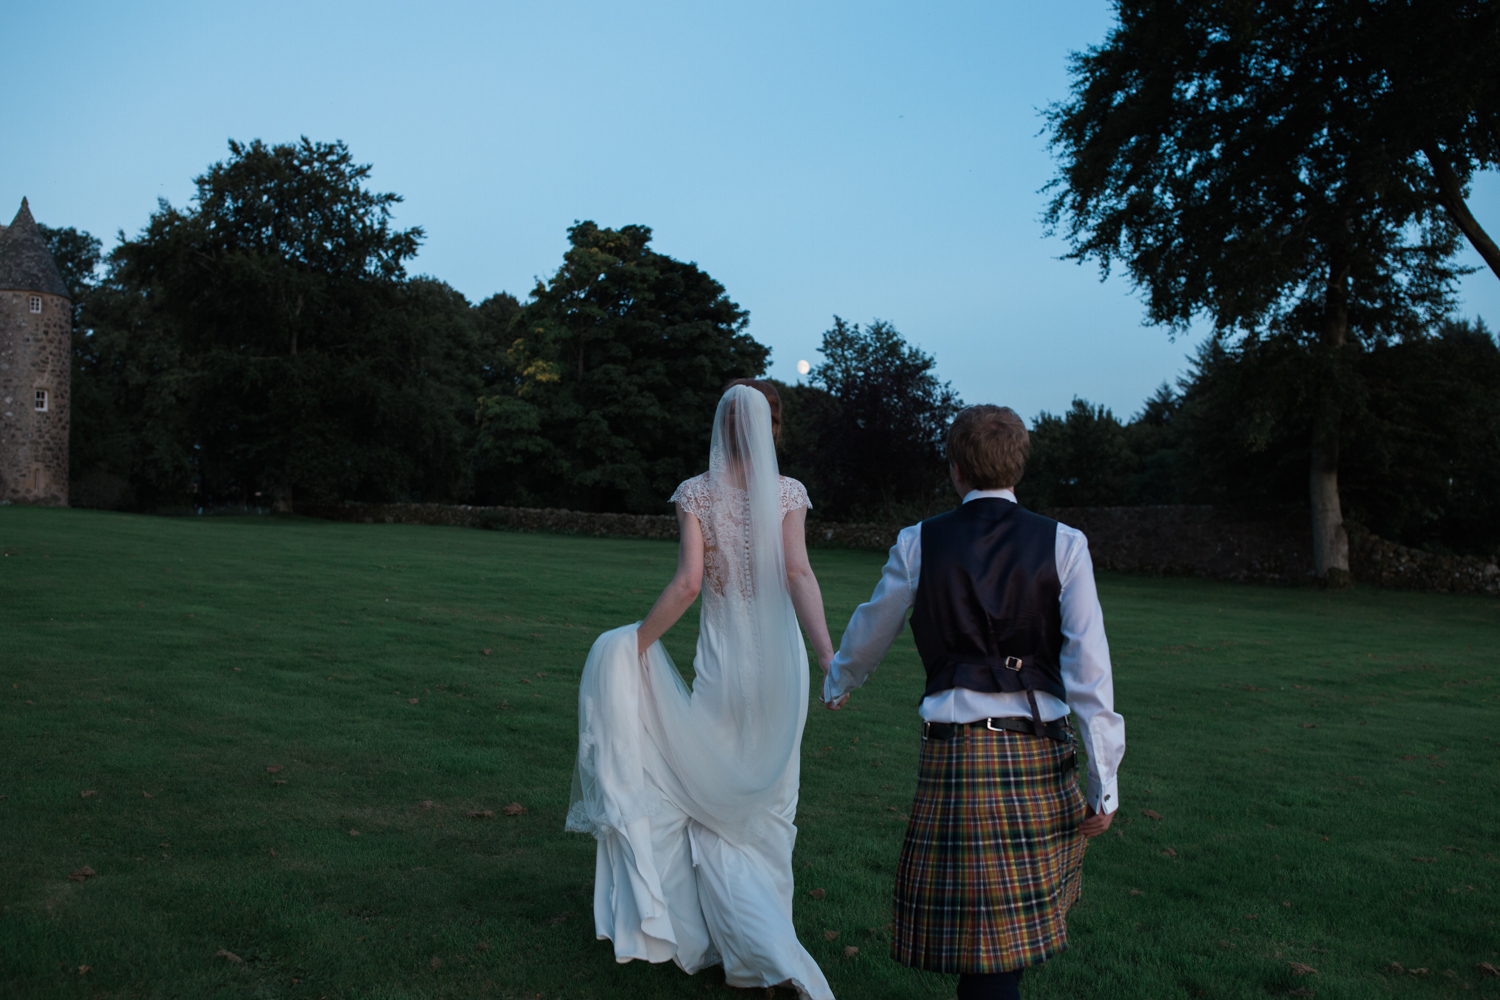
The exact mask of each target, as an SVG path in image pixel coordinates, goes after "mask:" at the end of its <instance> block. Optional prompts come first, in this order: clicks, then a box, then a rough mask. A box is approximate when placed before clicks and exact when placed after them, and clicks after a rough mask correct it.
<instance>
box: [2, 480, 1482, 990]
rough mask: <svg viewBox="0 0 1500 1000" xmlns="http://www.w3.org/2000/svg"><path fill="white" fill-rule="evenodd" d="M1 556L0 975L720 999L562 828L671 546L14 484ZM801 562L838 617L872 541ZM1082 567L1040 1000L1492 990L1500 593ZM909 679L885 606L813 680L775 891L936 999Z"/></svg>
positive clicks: (889, 986)
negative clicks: (1102, 811)
mask: <svg viewBox="0 0 1500 1000" xmlns="http://www.w3.org/2000/svg"><path fill="white" fill-rule="evenodd" d="M0 549H3V552H4V556H3V557H0V637H3V638H0V694H3V698H0V862H3V863H0V996H6V997H12V996H14V997H26V998H33V997H34V998H46V997H104V996H111V997H184V998H204V997H266V998H280V997H296V998H309V1000H312V998H321V997H328V998H332V997H351V998H352V997H359V998H366V997H368V998H398V997H454V998H460V997H465V998H467V997H515V998H521V997H525V998H533V1000H534V998H536V997H543V998H548V1000H551V998H564V997H568V998H657V997H663V998H671V997H698V996H706V995H707V996H713V995H721V994H723V993H724V992H725V990H726V987H725V986H724V985H723V979H722V976H721V975H718V974H717V973H716V972H707V973H704V974H701V975H699V976H695V977H688V976H685V975H683V974H682V973H681V972H680V971H679V970H678V969H677V968H676V967H674V966H671V965H667V966H647V965H644V964H642V963H632V964H630V965H625V966H617V965H616V964H615V962H614V960H613V954H612V952H611V950H610V946H609V945H608V944H607V943H604V942H599V941H596V940H595V939H594V933H593V924H592V919H591V915H590V904H591V893H592V888H591V884H592V878H593V870H594V869H593V853H594V844H593V841H592V839H590V838H587V837H583V836H579V835H576V834H567V833H564V832H563V829H562V826H563V816H564V813H565V812H566V809H567V804H568V789H569V780H570V777H571V773H572V767H573V755H574V742H575V737H576V728H575V726H576V722H575V705H576V683H577V677H578V674H579V672H580V670H581V669H582V665H583V661H584V656H585V653H586V652H587V650H588V647H589V645H590V643H591V642H592V640H593V638H594V637H595V635H597V634H598V633H599V632H600V631H602V630H604V629H606V628H610V627H613V626H616V625H619V624H622V623H625V622H629V621H633V620H636V619H638V618H639V617H640V616H641V615H643V614H644V613H645V611H646V609H647V607H648V606H649V605H650V603H651V601H652V600H653V599H654V597H655V593H656V591H657V589H658V588H659V587H660V586H661V585H662V584H664V583H665V582H666V580H667V579H668V578H669V576H670V574H671V571H672V566H673V563H674V560H675V548H674V546H672V545H670V544H665V543H660V542H646V541H625V540H595V539H582V538H568V537H557V536H546V535H517V534H502V533H491V532H480V531H469V530H462V529H448V528H421V527H401V526H385V525H381V526H363V525H342V524H332V523H324V522H317V521H307V520H280V519H272V518H257V517H245V518H232V519H231V518H226V519H212V518H207V519H160V518H146V517H137V516H128V515H118V514H101V513H91V512H85V511H73V510H46V509H34V508H21V507H6V508H3V509H0ZM813 558H814V564H815V566H816V568H817V570H818V573H819V576H820V579H821V582H822V584H823V589H824V594H825V596H826V599H827V603H828V609H829V619H830V622H832V623H833V631H834V634H835V636H837V635H838V634H839V632H840V631H841V628H842V624H843V623H844V622H845V621H847V619H848V615H849V613H850V612H851V611H852V610H853V608H854V606H855V605H856V604H857V603H858V602H859V601H860V600H861V599H863V597H864V596H866V595H867V594H868V592H869V590H870V588H871V587H872V586H873V584H874V583H875V580H876V578H877V576H878V572H879V567H880V564H881V562H882V557H881V556H880V555H878V554H875V553H867V552H831V551H818V552H815V553H814V557H813ZM1100 585H1101V591H1102V594H1103V601H1104V608H1105V615H1106V620H1107V623H1108V627H1109V633H1110V639H1111V642H1112V648H1113V651H1114V657H1115V669H1116V690H1117V695H1118V703H1119V707H1120V710H1121V712H1122V713H1123V714H1124V715H1125V718H1126V721H1127V725H1128V727H1129V737H1130V750H1129V753H1128V755H1127V757H1126V760H1125V765H1124V769H1123V774H1122V779H1121V795H1122V798H1123V802H1124V805H1123V811H1122V812H1121V814H1120V816H1119V817H1118V818H1117V820H1116V822H1115V825H1114V829H1113V830H1112V831H1111V832H1110V833H1108V834H1106V835H1105V836H1103V837H1100V838H1099V839H1097V840H1095V841H1093V842H1092V844H1091V845H1090V848H1089V852H1088V858H1087V861H1086V874H1085V878H1084V893H1083V898H1082V901H1081V902H1080V903H1079V904H1078V906H1077V908H1075V909H1074V911H1073V913H1072V916H1071V920H1070V925H1071V933H1072V950H1071V951H1069V952H1068V953H1067V954H1065V955H1063V956H1061V957H1060V958H1058V959H1056V960H1055V961H1053V962H1050V963H1048V964H1047V965H1046V966H1044V967H1042V968H1041V969H1036V970H1032V971H1031V972H1030V973H1028V975H1027V977H1026V983H1025V989H1026V994H1027V996H1028V998H1041V997H1055V998H1062V997H1099V998H1119V1000H1146V998H1160V1000H1165V998H1171V997H1198V996H1203V997H1222V998H1252V997H1254V998H1263V997H1267V996H1286V995H1288V993H1291V994H1292V995H1301V996H1306V995H1315V996H1317V997H1320V998H1326V1000H1332V998H1370V997H1386V996H1391V997H1407V996H1410V997H1427V996H1447V995H1455V996H1456V995H1464V996H1472V997H1491V998H1495V997H1500V978H1494V977H1488V976H1485V975H1484V974H1482V972H1481V970H1480V969H1479V968H1478V963H1482V962H1483V963H1491V964H1494V965H1497V966H1500V927H1497V925H1496V919H1497V917H1500V837H1497V835H1500V767H1497V764H1500V725H1497V721H1500V713H1497V709H1500V684H1497V671H1500V667H1497V652H1500V602H1496V601H1494V600H1486V599H1481V598H1462V597H1439V596H1428V595H1414V594H1404V593H1396V592H1387V591H1377V590H1370V589H1364V588H1360V589H1356V590H1354V591H1352V592H1346V593H1336V594H1329V593H1320V592H1316V591H1308V590H1281V589H1272V588H1259V587H1246V586H1236V585H1231V584H1221V583H1211V582H1202V581H1186V580H1152V579H1141V578H1128V577H1121V576H1106V577H1103V578H1102V579H1101V581H1100ZM693 617H694V615H693V614H690V615H689V619H690V620H686V621H684V622H683V623H682V624H681V625H679V626H678V627H677V628H676V629H675V630H674V631H673V633H671V634H670V635H669V637H668V646H669V648H670V649H671V651H672V653H673V655H674V657H676V658H677V660H678V662H679V664H684V665H686V664H688V663H690V662H691V649H692V644H693V639H694V629H695V621H694V620H691V619H693ZM483 650H489V654H488V655H486V654H485V653H484V652H483ZM814 673H816V669H815V670H814ZM920 692H921V670H920V666H919V664H918V662H917V660H916V656H915V654H914V652H913V650H912V647H911V643H910V638H909V634H907V635H903V638H902V639H901V641H900V642H899V643H898V646H897V649H896V650H895V651H893V653H892V655H891V656H890V657H889V658H888V659H887V660H886V663H885V664H884V665H883V666H882V668H881V670H880V671H879V672H878V673H877V674H876V675H875V677H874V679H873V680H872V681H871V683H870V684H869V685H868V686H867V687H866V688H865V689H863V690H861V691H858V692H855V695H854V699H853V701H852V704H851V708H850V710H849V711H847V712H844V713H839V714H833V713H828V712H823V711H821V710H817V711H814V712H812V713H811V714H810V720H809V723H808V727H807V733H806V737H805V739H804V743H803V771H802V774H803V785H802V804H801V811H800V814H799V817H798V823H799V827H800V829H801V833H800V837H799V841H798V844H797V858H796V865H797V879H798V899H797V910H796V919H797V925H798V929H799V932H800V933H801V935H802V938H803V940H804V941H805V942H806V944H807V946H808V947H809V948H810V949H811V951H812V953H813V955H814V956H815V957H816V958H817V959H818V960H819V962H821V963H822V965H823V968H824V969H825V971H826V972H827V974H828V978H829V980H830V981H831V982H832V983H833V986H834V990H835V991H836V992H837V993H838V995H839V996H840V997H841V998H850V1000H877V998H886V997H889V998H897V997H900V998H906V997H934V998H947V997H951V996H952V995H953V980H952V979H951V978H947V977H940V976H933V975H927V974H921V973H913V972H910V971H908V970H906V969H904V968H901V967H899V966H897V965H895V964H894V963H892V962H891V961H890V959H889V957H888V954H887V941H888V935H887V933H886V931H885V930H884V927H885V925H886V924H887V922H888V921H889V920H890V894H891V879H892V877H893V874H894V871H895V866H896V857H897V853H898V851H899V848H900V843H901V836H902V833H903V831H904V821H903V819H902V814H903V813H904V812H905V811H906V808H907V805H908V803H909V801H910V796H911V792H912V788H913V785H914V779H915V763H916V754H917V746H918V739H919V736H918V731H917V717H916V712H915V709H914V707H913V706H914V705H915V703H916V701H917V699H918V697H919V695H920ZM512 802H516V803H520V804H521V805H522V806H524V807H525V810H526V811H525V813H524V814H522V815H515V816H508V815H505V814H504V812H503V807H504V806H506V805H507V804H509V803H512ZM1148 809H1149V810H1151V811H1152V813H1153V814H1155V815H1156V816H1159V817H1160V818H1152V817H1151V816H1149V815H1147V814H1145V813H1144V812H1143V810H1148ZM472 812H486V813H488V812H492V813H493V815H492V816H487V817H481V818H470V816H469V814H470V813H472ZM84 866H88V867H90V868H92V869H93V870H94V872H96V873H97V874H95V875H94V876H93V877H90V878H87V879H84V880H82V881H74V880H70V879H69V874H70V873H72V872H74V871H75V870H77V869H80V868H82V867H84ZM813 888H822V889H825V890H826V891H827V894H826V896H825V897H824V898H822V899H817V900H815V899H812V898H810V897H809V896H808V895H807V890H810V889H813ZM825 931H837V932H838V937H837V939H836V940H834V941H827V940H825V937H824V932H825ZM847 945H854V946H856V947H858V948H859V954H858V955H856V956H854V957H852V958H846V957H845V956H844V949H845V947H846V946H847ZM221 949H222V950H224V951H227V952H230V953H233V954H234V955H235V956H238V957H239V958H240V959H241V961H233V960H231V959H229V958H225V957H219V956H217V955H216V953H218V952H220V950H221ZM1294 962H1296V963H1302V964H1304V965H1306V966H1310V967H1312V968H1315V969H1316V970H1317V971H1316V972H1315V973H1308V974H1303V975H1298V974H1297V973H1296V971H1295V970H1294V968H1293V966H1292V964H1291V963H1294ZM1392 963H1399V965H1400V966H1401V967H1403V968H1404V969H1407V970H1417V969H1421V970H1426V971H1425V973H1423V974H1417V975H1413V974H1410V973H1403V972H1398V971H1396V970H1395V969H1393V968H1392ZM84 966H87V970H86V971H80V969H81V967H84ZM1298 991H1303V992H1298ZM1309 991H1310V992H1309Z"/></svg>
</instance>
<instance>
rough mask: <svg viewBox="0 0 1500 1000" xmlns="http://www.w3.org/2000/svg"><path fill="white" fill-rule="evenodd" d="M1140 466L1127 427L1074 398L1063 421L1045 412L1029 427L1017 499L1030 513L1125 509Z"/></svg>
mask: <svg viewBox="0 0 1500 1000" xmlns="http://www.w3.org/2000/svg"><path fill="white" fill-rule="evenodd" d="M1138 465H1139V461H1138V459H1137V457H1136V455H1135V453H1134V452H1133V451H1132V450H1131V448H1130V444H1129V441H1128V439H1127V432H1126V428H1125V425H1124V424H1122V423H1120V421H1119V420H1118V419H1117V418H1116V417H1115V415H1114V414H1113V413H1111V412H1110V411H1109V409H1108V408H1107V407H1104V406H1093V405H1091V404H1090V403H1089V402H1088V401H1087V400H1083V399H1077V398H1074V400H1073V405H1072V406H1071V407H1070V408H1069V409H1068V412H1067V413H1066V414H1064V415H1063V416H1061V417H1057V416H1053V415H1052V414H1050V413H1046V412H1043V413H1042V414H1040V415H1039V416H1038V417H1037V418H1036V420H1035V421H1033V422H1032V427H1031V458H1030V459H1029V460H1028V461H1027V463H1026V476H1025V478H1024V479H1022V481H1021V483H1022V486H1023V489H1022V490H1021V491H1020V493H1019V498H1021V499H1022V500H1023V501H1024V502H1025V503H1026V504H1027V506H1030V507H1033V508H1045V507H1115V506H1122V505H1126V504H1129V503H1130V501H1131V499H1132V498H1131V497H1130V492H1131V489H1130V487H1131V478H1132V476H1133V475H1134V474H1135V472H1136V467H1137V466H1138Z"/></svg>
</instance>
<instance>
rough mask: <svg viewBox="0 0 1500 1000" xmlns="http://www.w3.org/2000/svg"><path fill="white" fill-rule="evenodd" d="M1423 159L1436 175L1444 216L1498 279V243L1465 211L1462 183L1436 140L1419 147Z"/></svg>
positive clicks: (1499, 269) (1499, 276) (1499, 267)
mask: <svg viewBox="0 0 1500 1000" xmlns="http://www.w3.org/2000/svg"><path fill="white" fill-rule="evenodd" d="M1422 152H1423V154H1425V155H1426V157H1427V162H1428V163H1430V164H1432V174H1433V176H1434V177H1436V178H1437V186H1438V200H1439V201H1440V202H1442V204H1443V208H1445V209H1447V211H1448V217H1449V218H1450V219H1452V220H1453V224H1454V225H1455V226H1457V227H1458V228H1459V231H1460V232H1462V233H1463V234H1464V236H1466V237H1468V240H1469V243H1470V244H1471V245H1473V247H1474V249H1475V250H1478V251H1479V256H1481V257H1483V258H1484V262H1485V263H1486V264H1488V265H1489V266H1490V270H1491V271H1494V272H1495V277H1497V278H1500V246H1496V245H1495V241H1494V240H1492V239H1490V234H1489V233H1487V232H1485V231H1484V227H1483V226H1481V225H1480V224H1479V220H1478V219H1476V218H1474V214H1473V213H1472V212H1470V211H1469V206H1468V204H1467V203H1466V202H1465V201H1464V188H1463V184H1461V183H1460V182H1459V179H1458V174H1456V173H1454V172H1453V167H1452V165H1451V164H1449V162H1448V160H1447V159H1446V158H1445V157H1444V156H1443V155H1442V154H1441V153H1440V152H1439V150H1438V147H1437V143H1428V144H1427V145H1426V146H1424V147H1422Z"/></svg>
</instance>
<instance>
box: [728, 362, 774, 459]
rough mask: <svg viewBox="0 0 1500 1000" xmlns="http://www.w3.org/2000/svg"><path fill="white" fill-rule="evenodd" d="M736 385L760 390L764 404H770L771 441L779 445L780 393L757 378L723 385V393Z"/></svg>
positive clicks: (736, 380) (739, 379) (770, 384)
mask: <svg viewBox="0 0 1500 1000" xmlns="http://www.w3.org/2000/svg"><path fill="white" fill-rule="evenodd" d="M737 385H748V386H749V387H750V388H752V389H758V390H760V394H761V395H762V396H765V397H766V402H768V403H770V404H771V439H772V440H773V441H775V442H776V443H777V444H780V443H781V393H779V392H777V391H776V386H775V385H773V384H772V383H770V382H767V381H766V380H765V379H759V378H737V379H731V380H730V381H729V382H727V383H725V385H724V391H725V392H728V391H729V390H730V389H733V388H734V387H735V386H737Z"/></svg>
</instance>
